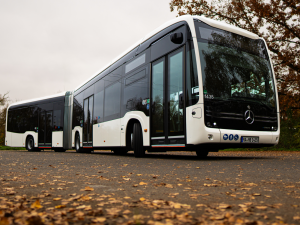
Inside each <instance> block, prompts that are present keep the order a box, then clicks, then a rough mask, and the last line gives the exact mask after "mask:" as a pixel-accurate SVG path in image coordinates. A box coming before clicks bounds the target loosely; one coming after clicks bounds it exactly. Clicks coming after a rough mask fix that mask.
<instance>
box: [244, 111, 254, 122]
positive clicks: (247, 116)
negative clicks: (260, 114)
mask: <svg viewBox="0 0 300 225" xmlns="http://www.w3.org/2000/svg"><path fill="white" fill-rule="evenodd" d="M245 121H246V123H248V124H252V123H253V122H254V113H253V112H252V111H251V110H247V111H246V112H245Z"/></svg>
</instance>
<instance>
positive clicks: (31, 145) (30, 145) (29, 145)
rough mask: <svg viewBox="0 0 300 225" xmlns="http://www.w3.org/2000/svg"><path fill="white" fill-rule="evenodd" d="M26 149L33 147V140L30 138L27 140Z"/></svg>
mask: <svg viewBox="0 0 300 225" xmlns="http://www.w3.org/2000/svg"><path fill="white" fill-rule="evenodd" d="M28 149H30V150H31V149H33V140H32V139H29V141H28Z"/></svg>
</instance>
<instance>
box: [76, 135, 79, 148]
mask: <svg viewBox="0 0 300 225" xmlns="http://www.w3.org/2000/svg"><path fill="white" fill-rule="evenodd" d="M78 150H79V138H78V137H77V138H76V151H78Z"/></svg>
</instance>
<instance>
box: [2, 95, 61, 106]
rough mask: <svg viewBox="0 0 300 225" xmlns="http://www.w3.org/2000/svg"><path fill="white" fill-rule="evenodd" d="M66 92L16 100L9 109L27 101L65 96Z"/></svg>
mask: <svg viewBox="0 0 300 225" xmlns="http://www.w3.org/2000/svg"><path fill="white" fill-rule="evenodd" d="M65 94H66V92H61V93H58V94H54V95H48V96H44V97H40V98H33V99H28V100H24V101H19V102H15V103H12V104H10V105H9V106H8V108H7V109H9V108H10V107H12V106H16V105H21V104H25V103H30V102H36V101H40V100H45V99H50V98H56V97H62V96H65Z"/></svg>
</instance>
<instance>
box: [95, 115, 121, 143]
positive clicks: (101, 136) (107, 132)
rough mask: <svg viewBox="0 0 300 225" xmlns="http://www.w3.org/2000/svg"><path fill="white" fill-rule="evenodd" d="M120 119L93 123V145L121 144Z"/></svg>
mask: <svg viewBox="0 0 300 225" xmlns="http://www.w3.org/2000/svg"><path fill="white" fill-rule="evenodd" d="M120 142H121V119H115V120H111V121H107V122H103V123H98V124H94V125H93V146H97V147H100V146H121V145H120V144H121V143H120Z"/></svg>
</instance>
